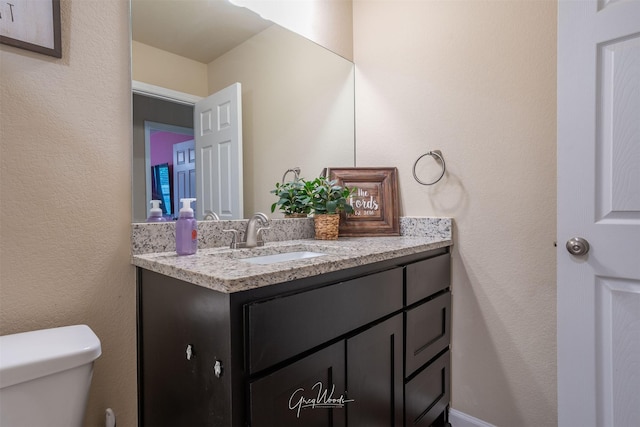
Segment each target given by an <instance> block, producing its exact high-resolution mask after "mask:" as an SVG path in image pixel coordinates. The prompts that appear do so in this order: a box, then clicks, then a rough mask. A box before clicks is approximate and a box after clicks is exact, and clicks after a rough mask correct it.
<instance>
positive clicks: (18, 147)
mask: <svg viewBox="0 0 640 427" xmlns="http://www.w3.org/2000/svg"><path fill="white" fill-rule="evenodd" d="M61 9H62V40H63V57H62V58H61V59H55V58H52V57H48V56H44V55H39V54H36V53H32V52H28V51H26V50H22V49H17V48H12V47H9V46H4V45H1V46H0V75H2V78H1V79H0V103H1V104H0V108H1V116H0V117H1V119H0V124H1V127H0V142H1V148H0V166H1V167H0V173H1V178H0V334H8V333H15V332H21V331H28V330H33V329H40V328H47V327H55V326H62V325H70V324H79V323H85V324H87V325H89V326H90V327H91V328H92V329H93V330H94V331H95V333H96V334H97V335H98V337H99V338H100V340H101V342H102V356H101V357H100V358H99V359H98V360H97V362H96V364H95V367H94V377H93V383H92V387H91V392H90V400H89V407H88V412H87V417H86V423H85V425H87V426H101V425H102V426H104V410H105V408H107V407H111V408H113V409H114V410H115V412H116V414H117V417H118V425H121V426H134V425H136V349H135V328H136V319H135V275H134V269H133V267H132V266H131V265H130V262H129V253H130V238H129V233H130V231H129V230H130V221H131V110H130V103H131V94H130V70H129V6H128V2H127V1H125V0H100V1H89V0H62V1H61Z"/></svg>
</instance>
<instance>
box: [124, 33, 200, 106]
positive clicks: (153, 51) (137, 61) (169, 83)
mask: <svg viewBox="0 0 640 427" xmlns="http://www.w3.org/2000/svg"><path fill="white" fill-rule="evenodd" d="M131 56H132V58H133V59H132V64H131V72H132V76H133V80H137V81H139V82H143V83H148V84H151V85H155V86H160V87H163V88H167V89H172V90H175V91H178V92H183V93H189V94H191V95H196V96H202V97H205V96H207V94H208V91H207V64H203V63H202V62H198V61H194V60H192V59H189V58H185V57H182V56H180V55H176V54H173V53H171V52H167V51H164V50H161V49H158V48H155V47H153V46H149V45H146V44H144V43H140V42H137V41H133V42H132V43H131Z"/></svg>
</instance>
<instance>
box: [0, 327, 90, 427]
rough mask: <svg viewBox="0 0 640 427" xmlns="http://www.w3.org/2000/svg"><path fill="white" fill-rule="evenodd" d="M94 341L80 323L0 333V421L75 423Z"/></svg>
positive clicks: (15, 426) (9, 424) (12, 426)
mask: <svg viewBox="0 0 640 427" xmlns="http://www.w3.org/2000/svg"><path fill="white" fill-rule="evenodd" d="M101 352H102V350H101V346H100V340H99V339H98V337H97V336H96V335H95V334H94V333H93V331H92V330H91V329H90V328H89V327H88V326H86V325H74V326H64V327H60V328H53V329H43V330H38V331H31V332H23V333H19V334H13V335H5V336H1V337H0V426H2V427H20V426H39V425H42V426H45V425H46V426H65V427H72V426H73V427H75V426H78V427H79V426H81V424H82V418H83V417H84V410H85V407H86V403H87V397H88V393H89V386H90V384H91V376H92V372H93V361H94V360H95V359H97V358H98V357H99V356H100V354H101Z"/></svg>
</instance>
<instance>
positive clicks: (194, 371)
mask: <svg viewBox="0 0 640 427" xmlns="http://www.w3.org/2000/svg"><path fill="white" fill-rule="evenodd" d="M449 268H450V267H449V252H448V249H447V248H445V249H438V250H434V251H430V252H425V253H421V254H416V255H412V256H407V257H403V258H398V259H393V260H387V261H384V262H379V263H375V264H369V265H365V266H361V267H357V268H353V269H348V270H341V271H337V272H334V273H328V274H325V275H320V276H314V277H311V278H308V279H302V280H296V281H291V282H286V283H281V284H276V285H271V286H266V287H262V288H257V289H252V290H248V291H242V292H235V293H221V292H217V291H213V290H211V289H207V288H204V287H201V286H196V285H193V284H190V283H187V282H184V281H180V280H178V279H174V278H170V277H167V276H164V275H161V274H158V273H154V272H151V271H148V270H144V269H138V375H139V378H138V380H139V381H138V384H139V425H140V426H149V427H162V426H167V427H169V426H170V427H175V426H188V427H197V426H212V425H213V426H242V427H244V426H253V427H270V426H298V427H300V426H305V427H306V426H345V425H348V426H366V427H369V426H402V425H411V424H417V425H430V424H431V423H432V422H433V421H434V420H436V419H438V417H439V419H440V420H442V419H445V420H446V413H445V411H446V407H447V405H448V403H449V375H450V374H449V353H448V346H449V325H450V312H451V295H450V292H449V280H450V279H449V277H450V276H449ZM425 281H427V282H428V283H426V284H425ZM421 283H422V284H421ZM423 287H427V288H428V289H429V290H428V291H424V289H422V288H423ZM410 289H411V290H410ZM443 414H444V415H443Z"/></svg>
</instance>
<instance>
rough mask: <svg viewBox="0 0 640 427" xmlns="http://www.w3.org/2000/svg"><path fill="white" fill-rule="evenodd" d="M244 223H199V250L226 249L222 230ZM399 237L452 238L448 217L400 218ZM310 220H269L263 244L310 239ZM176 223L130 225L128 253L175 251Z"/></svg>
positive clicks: (228, 237) (238, 227) (226, 237)
mask: <svg viewBox="0 0 640 427" xmlns="http://www.w3.org/2000/svg"><path fill="white" fill-rule="evenodd" d="M246 225H247V220H236V221H198V249H209V248H216V247H223V246H229V243H230V242H231V233H228V232H224V231H223V230H229V229H236V230H244V229H245V227H246ZM400 235H401V236H410V237H441V238H449V239H450V238H451V237H452V220H451V218H434V217H401V218H400ZM313 236H314V229H313V218H294V219H271V220H269V230H266V231H265V232H264V240H265V241H266V242H281V241H285V240H298V239H312V238H313ZM175 247H176V242H175V222H165V223H144V222H142V223H133V224H131V253H132V255H140V254H147V253H154V252H173V251H175Z"/></svg>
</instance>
